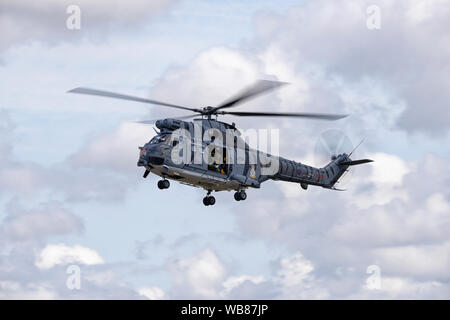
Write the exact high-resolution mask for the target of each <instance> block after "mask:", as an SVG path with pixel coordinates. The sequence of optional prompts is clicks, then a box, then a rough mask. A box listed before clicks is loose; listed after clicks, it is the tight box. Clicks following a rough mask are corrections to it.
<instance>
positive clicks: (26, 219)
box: [0, 200, 84, 241]
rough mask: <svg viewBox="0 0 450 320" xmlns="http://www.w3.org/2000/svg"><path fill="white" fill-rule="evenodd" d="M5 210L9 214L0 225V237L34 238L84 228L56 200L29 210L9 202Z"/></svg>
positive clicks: (23, 239)
mask: <svg viewBox="0 0 450 320" xmlns="http://www.w3.org/2000/svg"><path fill="white" fill-rule="evenodd" d="M13 201H14V200H13ZM7 212H9V215H8V216H7V217H6V218H5V219H4V221H3V223H2V224H1V225H0V237H2V238H3V237H4V238H7V239H11V240H14V241H26V240H36V239H40V238H44V237H48V236H52V235H66V234H69V233H77V232H82V231H83V230H84V225H83V222H82V221H81V220H80V219H79V218H78V217H77V216H75V215H73V214H72V213H70V212H69V211H67V210H66V209H64V208H63V207H62V205H61V204H60V203H58V202H50V203H44V204H41V206H40V207H39V208H36V209H32V210H30V211H27V210H24V209H22V208H21V207H20V206H18V204H16V203H15V202H11V203H9V205H8V206H7Z"/></svg>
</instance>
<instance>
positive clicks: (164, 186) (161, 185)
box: [158, 180, 170, 190]
mask: <svg viewBox="0 0 450 320" xmlns="http://www.w3.org/2000/svg"><path fill="white" fill-rule="evenodd" d="M169 187H170V182H169V180H159V181H158V188H159V189H161V190H162V189H168V188H169Z"/></svg>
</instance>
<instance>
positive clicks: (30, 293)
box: [0, 281, 59, 300]
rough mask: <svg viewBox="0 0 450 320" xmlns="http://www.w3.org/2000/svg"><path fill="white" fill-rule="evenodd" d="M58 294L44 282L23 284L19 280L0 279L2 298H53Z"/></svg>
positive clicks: (0, 297)
mask: <svg viewBox="0 0 450 320" xmlns="http://www.w3.org/2000/svg"><path fill="white" fill-rule="evenodd" d="M58 298H59V296H58V294H57V293H56V292H55V291H54V290H53V288H52V287H51V286H50V285H49V284H46V283H31V284H28V285H26V286H23V285H22V284H20V283H19V282H14V281H0V299H2V300H55V299H58Z"/></svg>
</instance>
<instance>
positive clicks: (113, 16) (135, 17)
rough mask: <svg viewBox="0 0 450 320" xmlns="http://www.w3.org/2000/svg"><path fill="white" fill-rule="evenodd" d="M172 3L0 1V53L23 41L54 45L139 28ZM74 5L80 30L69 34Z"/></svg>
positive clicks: (158, 0) (160, 0)
mask: <svg viewBox="0 0 450 320" xmlns="http://www.w3.org/2000/svg"><path fill="white" fill-rule="evenodd" d="M172 2H173V1H172V0H154V1H145V0H131V1H127V2H123V1H118V0H114V1H105V0H100V1H89V0H78V1H76V3H74V2H73V1H71V0H44V1H40V2H39V4H37V3H36V2H34V1H29V0H18V1H13V2H11V1H8V0H0V30H2V34H3V35H4V36H3V37H2V39H1V41H0V50H1V49H4V48H8V47H9V46H12V45H14V44H17V43H20V42H23V41H27V40H34V41H44V42H48V43H54V42H57V41H68V40H72V39H79V37H83V36H93V35H96V34H100V35H101V34H104V33H107V32H108V31H110V30H111V29H114V28H118V27H119V26H121V27H123V28H130V27H131V26H139V25H142V24H143V23H144V22H148V19H149V18H151V17H152V16H154V15H155V13H159V12H161V11H162V10H164V9H166V8H167V7H168V6H169V5H170V4H171V3H172ZM73 4H76V5H77V6H79V7H80V11H81V29H80V30H75V31H73V30H69V29H67V27H66V20H67V18H68V17H69V14H67V13H66V10H67V7H68V6H69V5H73Z"/></svg>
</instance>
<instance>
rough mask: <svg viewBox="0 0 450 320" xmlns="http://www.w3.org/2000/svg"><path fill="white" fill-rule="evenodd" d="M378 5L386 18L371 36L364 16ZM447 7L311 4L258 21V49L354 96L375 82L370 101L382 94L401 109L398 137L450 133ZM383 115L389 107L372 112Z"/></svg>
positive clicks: (416, 3)
mask: <svg viewBox="0 0 450 320" xmlns="http://www.w3.org/2000/svg"><path fill="white" fill-rule="evenodd" d="M374 4H375V5H377V6H378V7H379V8H380V10H381V29H380V30H368V29H367V28H366V19H367V14H366V8H367V7H368V6H369V5H374ZM449 7H450V6H449V1H446V0H444V1H433V2H428V3H427V4H426V5H425V4H424V1H421V0H415V1H409V0H408V1H406V0H405V1H395V2H393V1H387V0H386V1H383V0H380V1H375V2H373V1H356V0H355V1H346V2H345V3H338V2H335V1H330V0H320V1H307V2H305V4H304V5H302V6H299V7H296V8H293V9H291V10H289V12H288V13H286V14H282V15H277V14H274V13H269V12H266V13H261V14H260V15H259V16H257V17H256V19H255V23H256V27H257V28H256V30H257V41H258V43H260V47H263V48H264V47H265V48H267V49H266V50H272V51H275V50H276V52H278V53H282V54H278V55H277V56H276V57H277V59H273V60H275V61H278V60H284V61H289V62H290V64H291V69H292V70H295V71H297V72H300V73H303V72H305V71H307V72H309V73H311V74H314V73H316V74H322V76H321V77H322V78H323V79H324V80H325V81H326V82H328V83H329V84H332V82H333V81H334V82H336V83H339V82H341V83H345V85H346V86H348V87H353V88H356V87H358V83H361V82H364V81H367V79H370V80H371V82H372V84H374V85H375V86H374V85H372V86H371V87H367V89H366V94H369V95H370V94H371V92H373V90H374V89H376V86H381V87H382V88H383V91H384V94H385V95H386V96H387V97H390V100H391V101H395V100H397V101H398V102H404V104H405V108H404V110H403V111H402V113H401V116H400V117H399V118H398V119H397V121H396V123H397V125H398V127H399V128H401V129H404V130H407V131H408V132H413V131H423V132H428V133H438V132H441V133H442V132H448V129H449V126H448V123H450V121H449V120H450V118H449V117H448V116H447V115H448V112H445V110H446V108H447V107H446V106H447V104H448V101H449V100H450V96H449V92H450V91H449V90H448V89H449V86H450V82H449V81H448V79H447V78H448V77H446V74H447V73H448V70H447V69H446V68H445V67H443V66H446V65H447V66H448V65H450V61H449V55H448V54H447V53H448V51H449V50H450V44H449V42H448V41H447V33H446V30H447V29H448V27H449V21H450V19H449V17H450V9H449ZM419 12H421V13H420V14H419ZM267 21H270V23H267ZM431 48H432V49H431ZM308 70H309V71H308ZM311 70H312V71H311ZM346 105H348V103H346ZM339 107H340V108H342V107H343V106H342V105H341V106H339ZM378 108H382V109H384V106H383V105H382V104H379V103H373V104H372V105H371V109H372V112H376V109H378ZM384 112H385V113H395V109H393V108H391V109H385V110H384ZM436 115H439V116H436Z"/></svg>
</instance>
